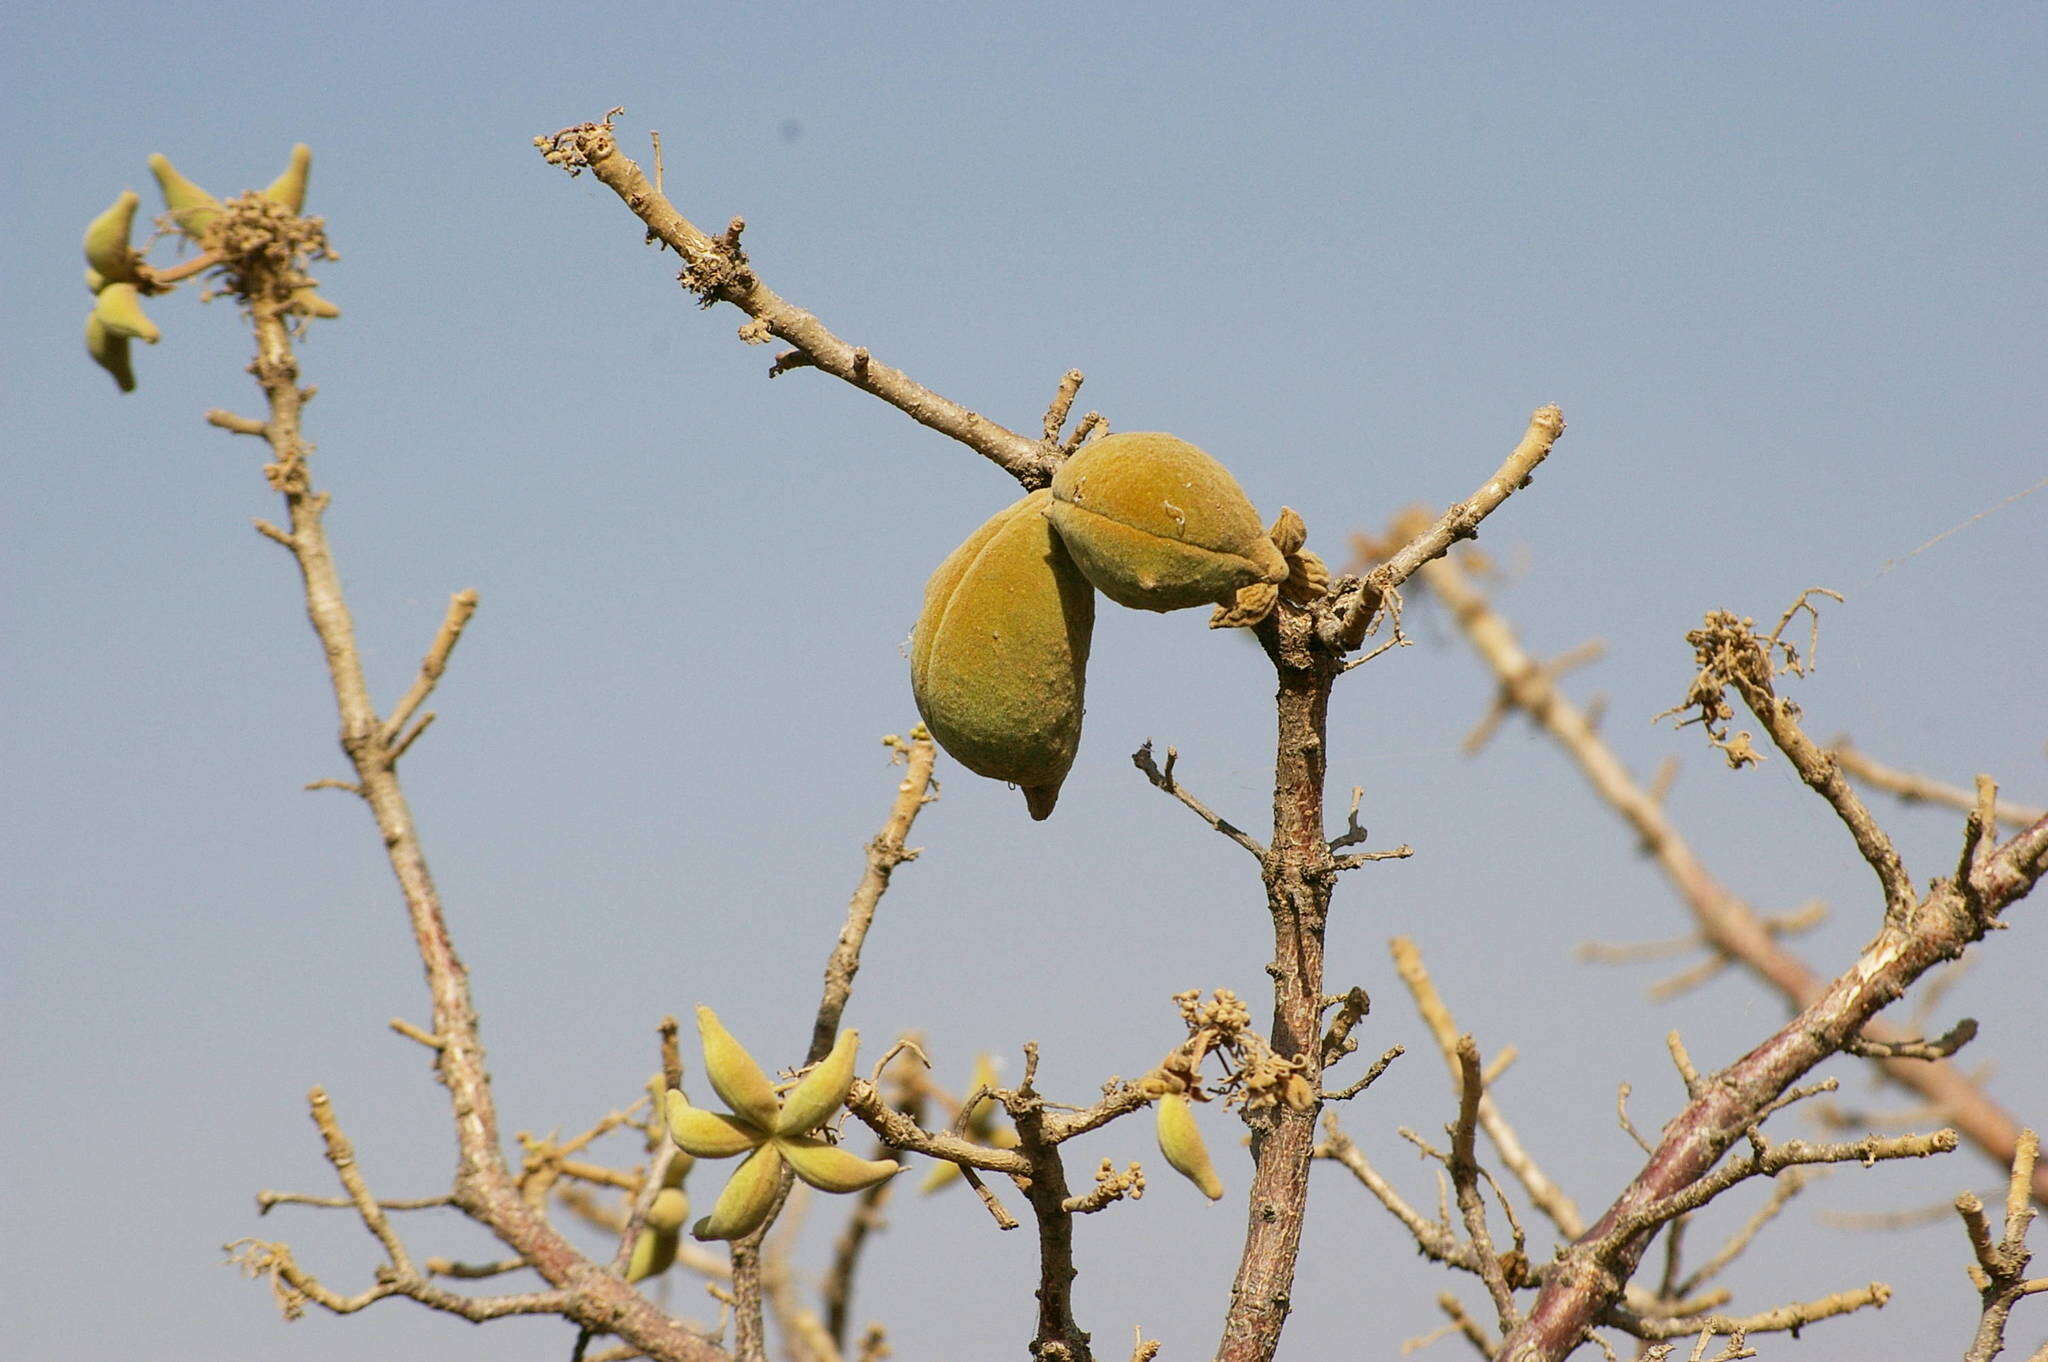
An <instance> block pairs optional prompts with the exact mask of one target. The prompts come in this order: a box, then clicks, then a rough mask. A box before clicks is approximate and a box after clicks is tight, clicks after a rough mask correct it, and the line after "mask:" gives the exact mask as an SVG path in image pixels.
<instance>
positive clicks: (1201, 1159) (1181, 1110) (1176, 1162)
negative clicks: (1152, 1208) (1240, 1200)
mask: <svg viewBox="0 0 2048 1362" xmlns="http://www.w3.org/2000/svg"><path fill="white" fill-rule="evenodd" d="M1157 1114H1158V1117H1159V1152H1160V1153H1162V1154H1164V1155H1166V1161H1167V1162H1168V1163H1170V1164H1172V1165H1173V1169H1174V1171H1175V1172H1177V1173H1179V1174H1180V1175H1181V1176H1182V1177H1184V1178H1186V1179H1187V1180H1188V1181H1189V1182H1192V1183H1194V1184H1195V1186H1197V1187H1199V1188H1201V1189H1202V1195H1203V1196H1205V1197H1207V1198H1209V1200H1211V1201H1220V1200H1222V1199H1223V1179H1222V1178H1219V1177H1217V1176H1216V1166H1215V1165H1214V1164H1212V1163H1210V1162H1209V1148H1208V1146H1207V1145H1205V1144H1203V1143H1202V1132H1201V1129H1200V1128H1199V1127H1198V1126H1196V1125H1195V1113H1194V1110H1193V1109H1192V1108H1191V1107H1190V1106H1189V1105H1188V1099H1187V1098H1186V1097H1184V1096H1182V1095H1181V1094H1180V1093H1177V1092H1172V1093H1168V1094H1167V1095H1166V1096H1164V1097H1162V1098H1160V1099H1159V1103H1158V1112H1157Z"/></svg>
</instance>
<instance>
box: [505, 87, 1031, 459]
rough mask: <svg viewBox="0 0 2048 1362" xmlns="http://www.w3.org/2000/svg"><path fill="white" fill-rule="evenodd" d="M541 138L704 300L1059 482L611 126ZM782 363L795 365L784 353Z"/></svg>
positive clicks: (552, 155) (919, 415) (902, 406)
mask: <svg viewBox="0 0 2048 1362" xmlns="http://www.w3.org/2000/svg"><path fill="white" fill-rule="evenodd" d="M534 142H535V143H536V145H538V146H539V147H540V148H541V149H542V151H543V153H544V154H545V155H546V157H547V159H548V160H550V161H552V162H554V163H555V164H558V165H563V166H565V167H567V168H568V169H569V170H570V172H571V173H572V174H574V173H576V172H578V171H581V170H589V171H590V172H591V173H592V174H594V175H596V176H597V178H598V179H599V180H601V181H603V183H604V185H605V186H606V187H607V188H608V189H610V190H611V191H612V192H613V193H615V194H617V195H618V196H619V198H620V199H621V200H623V201H624V203H625V205H626V206H627V207H628V208H629V209H631V210H632V211H633V213H634V215H635V216H637V217H638V218H639V219H640V220H641V221H642V222H643V223H645V224H646V225H647V230H648V232H649V233H650V234H651V235H652V236H653V237H654V238H655V239H657V240H659V241H660V242H662V243H663V244H664V245H666V246H667V247H668V248H669V249H670V250H673V251H674V252H675V253H676V254H677V255H678V256H680V257H681V258H682V261H683V273H682V281H683V283H684V284H685V285H686V286H687V287H689V288H690V289H692V290H693V291H695V292H696V293H697V295H698V296H699V297H700V298H701V299H702V300H703V301H704V303H705V305H706V306H709V305H710V304H713V303H731V304H732V305H733V306H734V307H737V308H739V309H740V310H741V311H742V312H745V313H746V314H747V315H748V316H749V317H751V318H753V319H754V321H755V322H757V323H759V324H760V328H761V330H762V331H763V332H765V333H766V335H768V336H774V337H777V338H779V339H781V340H783V341H786V342H788V343H789V344H791V345H793V346H795V347H796V354H797V355H798V356H800V357H801V358H802V360H804V361H805V362H807V363H808V364H810V365H813V366H815V367H817V368H819V369H821V370H823V371H824V372H826V373H828V374H831V375H832V376H833V377H835V378H840V379H844V380H845V381H846V382H848V383H851V384H852V385H853V386H855V387H857V388H860V389H862V390H863V391H865V392H868V393H872V394H873V395H874V396H876V397H879V398H881V399H882V400H883V401H884V402H887V403H888V404H889V405H890V406H892V407H895V408H896V409H897V410H898V411H901V412H902V413H903V414H904V415H906V416H908V417H910V419H911V420H913V421H916V422H918V423H919V424H921V425H926V426H930V427H931V428H932V429H933V430H936V431H938V432H939V433H940V434H942V435H947V436H950V437H951V438H953V439H955V440H958V441H959V442H960V443H961V444H964V445H966V446H967V447H968V448H969V449H972V450H974V451H975V452H976V453H978V454H980V455H982V456H983V457H984V458H986V459H988V460H990V461H991V462H993V463H995V464H996V465H997V466H998V467H1000V468H1002V469H1003V471H1004V472H1006V473H1008V474H1009V475H1010V476H1011V477H1013V478H1015V479H1016V480H1017V481H1018V482H1019V483H1020V484H1022V485H1023V486H1024V487H1025V488H1026V489H1032V488H1038V487H1043V486H1045V485H1046V484H1047V483H1049V482H1051V481H1052V475H1053V471H1054V469H1055V468H1057V467H1058V465H1059V456H1058V455H1056V454H1054V453H1052V452H1050V451H1049V450H1048V449H1047V448H1046V447H1045V445H1044V444H1042V443H1041V442H1040V441H1037V440H1034V439H1031V438H1030V437H1028V436H1025V435H1020V434H1018V433H1017V432H1016V431H1014V430H1009V429H1006V428H1005V427H1003V426H1000V425H998V424H996V423H995V422H994V421H991V420H989V419H988V418H986V417H984V416H981V415H979V414H978V413H975V412H972V411H969V410H968V409H967V408H965V407H963V406H961V405H960V404H959V403H957V402H952V401H948V400H947V399H946V398H943V397H941V396H939V395H938V394H937V393H935V392H933V391H932V390H931V389H929V388H927V387H925V386H924V385H923V384H921V383H918V382H916V381H915V380H914V379H912V378H911V377H910V376H909V375H908V374H905V373H904V372H903V371H902V370H900V369H893V368H891V367H889V366H888V365H886V364H884V363H882V362H881V361H880V360H877V359H874V358H873V357H871V356H870V355H869V354H868V353H867V351H866V349H865V347H856V346H852V345H849V344H847V343H846V342H845V341H843V340H841V339H840V338H839V337H837V336H835V335H833V334H832V332H831V331H829V330H827V329H826V327H825V325H824V323H822V322H820V321H819V320H818V319H817V318H816V317H814V316H812V315H811V314H810V313H808V312H806V311H804V310H803V309H802V308H799V307H797V306H795V305H794V304H792V303H790V302H788V301H786V300H785V299H783V298H782V297H781V296H780V295H779V294H777V293H776V292H775V291H774V290H773V289H771V288H769V287H768V286H767V285H766V284H764V283H762V282H761V279H760V277H759V275H757V274H756V273H755V271H754V268H753V265H752V263H751V262H750V261H749V260H748V259H747V257H746V254H745V252H743V251H742V250H741V249H740V248H739V233H738V231H737V230H735V229H733V228H728V229H727V231H726V232H725V233H724V234H723V235H721V236H718V237H713V236H711V235H710V234H708V233H706V232H705V231H704V230H703V229H701V228H699V227H698V226H697V225H696V224H695V223H693V222H691V221H690V220H689V219H688V218H686V217H684V216H683V215H682V214H681V213H680V212H678V211H677V209H676V206H675V205H674V204H673V203H671V202H670V201H669V199H668V197H667V195H665V194H663V193H662V192H661V190H660V189H658V188H656V187H655V186H654V184H653V183H651V182H650V181H649V180H648V178H647V176H646V174H645V173H644V172H643V171H642V170H641V169H640V167H639V166H638V165H636V164H634V162H633V161H632V160H631V159H630V158H628V157H627V156H625V155H624V154H622V153H621V152H620V151H619V149H618V145H617V143H616V142H615V141H614V140H613V138H612V131H611V127H610V125H609V124H608V123H584V124H581V125H579V126H576V127H572V128H565V129H563V130H562V131H561V132H558V133H556V134H554V135H553V136H552V137H537V138H535V139H534ZM735 222H736V224H737V220H735ZM777 364H778V368H787V367H789V366H788V365H787V364H785V363H783V362H782V361H779V360H778V361H777Z"/></svg>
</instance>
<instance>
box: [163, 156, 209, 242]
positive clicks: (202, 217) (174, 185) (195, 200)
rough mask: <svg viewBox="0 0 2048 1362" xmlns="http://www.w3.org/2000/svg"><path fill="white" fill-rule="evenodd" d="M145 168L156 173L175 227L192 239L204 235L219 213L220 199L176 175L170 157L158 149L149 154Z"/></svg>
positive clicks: (175, 169) (165, 204) (176, 170)
mask: <svg viewBox="0 0 2048 1362" xmlns="http://www.w3.org/2000/svg"><path fill="white" fill-rule="evenodd" d="M149 171H150V174H152V175H154V176H156V185H157V188H158V189H160V190H162V191H163V195H164V206H165V207H166V208H168V209H170V210H171V220H172V221H173V222H175V223H177V224H178V230H179V231H181V232H183V233H184V234H185V235H186V236H189V237H191V238H192V239H194V240H195V241H196V240H198V239H199V238H200V237H201V236H203V235H205V233H206V229H207V228H208V227H211V226H212V225H213V220H214V219H215V218H217V217H219V216H220V213H221V208H220V200H219V199H216V198H215V197H214V196H213V195H211V194H209V193H207V192H206V191H205V190H204V189H201V188H200V187H199V186H198V185H196V184H194V183H192V181H190V180H188V179H186V178H185V177H184V176H183V175H180V174H179V173H178V168H177V167H176V166H174V165H172V164H171V158H170V157H168V156H165V155H164V154H162V153H161V152H158V153H156V154H154V155H152V156H151V157H150V158H149Z"/></svg>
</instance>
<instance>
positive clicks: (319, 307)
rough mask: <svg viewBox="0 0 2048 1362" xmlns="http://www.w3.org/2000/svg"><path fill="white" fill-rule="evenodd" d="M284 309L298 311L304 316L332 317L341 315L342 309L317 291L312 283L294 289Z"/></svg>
mask: <svg viewBox="0 0 2048 1362" xmlns="http://www.w3.org/2000/svg"><path fill="white" fill-rule="evenodd" d="M284 310H285V311H287V312H294V313H297V314H298V315H299V316H302V317H326V318H329V319H332V318H335V317H339V316H340V315H341V309H340V308H339V307H337V306H335V305H334V304H333V303H330V302H328V301H327V300H326V299H325V298H322V297H321V296H320V295H319V294H317V293H315V292H314V291H313V286H312V285H311V284H305V285H302V286H301V287H299V288H295V289H293V290H292V296H291V298H290V300H289V301H287V302H286V303H285V305H284Z"/></svg>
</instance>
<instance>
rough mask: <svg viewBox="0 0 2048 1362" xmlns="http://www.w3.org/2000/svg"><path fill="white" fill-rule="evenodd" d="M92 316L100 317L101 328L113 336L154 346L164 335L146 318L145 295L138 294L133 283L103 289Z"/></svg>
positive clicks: (111, 285) (108, 286)
mask: <svg viewBox="0 0 2048 1362" xmlns="http://www.w3.org/2000/svg"><path fill="white" fill-rule="evenodd" d="M92 315H93V316H95V317H97V318H99V321H100V325H101V326H104V327H105V328H107V331H108V332H109V334H112V335H116V336H122V337H125V338H127V339H130V340H143V341H148V342H149V343H150V344H151V345H155V344H156V343H157V342H158V341H160V340H162V339H163V336H164V333H163V332H161V331H159V330H157V329H156V323H155V322H153V321H151V320H150V319H149V318H148V317H147V316H146V315H144V313H143V311H142V295H141V294H140V293H138V292H136V289H135V285H133V284H109V285H107V286H106V287H105V288H103V289H101V290H100V296H99V301H98V302H97V303H95V304H94V305H93V309H92Z"/></svg>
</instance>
